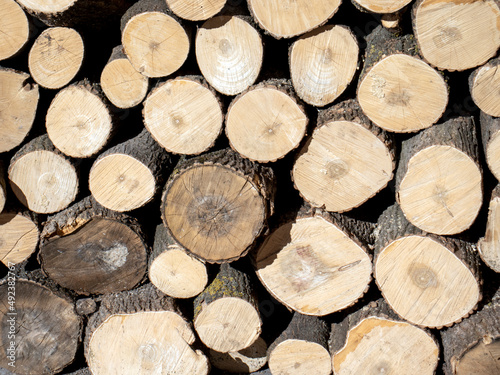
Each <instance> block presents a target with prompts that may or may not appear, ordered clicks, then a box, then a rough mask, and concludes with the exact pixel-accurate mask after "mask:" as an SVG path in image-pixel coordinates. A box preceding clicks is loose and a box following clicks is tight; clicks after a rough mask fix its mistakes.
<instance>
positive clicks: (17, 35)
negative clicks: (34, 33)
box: [0, 0, 30, 61]
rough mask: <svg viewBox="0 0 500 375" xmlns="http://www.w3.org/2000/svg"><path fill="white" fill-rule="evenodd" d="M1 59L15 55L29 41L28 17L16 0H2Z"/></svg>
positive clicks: (0, 26) (0, 3)
mask: <svg viewBox="0 0 500 375" xmlns="http://www.w3.org/2000/svg"><path fill="white" fill-rule="evenodd" d="M0 9H2V18H1V19H0V61H1V60H5V59H8V58H9V57H13V56H15V55H16V54H17V53H18V52H19V51H20V50H21V49H22V48H23V47H24V46H25V45H26V43H27V42H28V40H29V37H30V24H29V21H28V17H26V14H25V13H24V11H23V10H22V9H21V7H20V6H19V4H17V3H16V2H15V1H14V0H0Z"/></svg>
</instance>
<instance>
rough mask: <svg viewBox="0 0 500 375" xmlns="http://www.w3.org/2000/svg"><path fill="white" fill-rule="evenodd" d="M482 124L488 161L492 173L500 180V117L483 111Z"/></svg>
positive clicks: (482, 137)
mask: <svg viewBox="0 0 500 375" xmlns="http://www.w3.org/2000/svg"><path fill="white" fill-rule="evenodd" d="M480 125H481V139H482V142H483V149H484V153H485V156H486V163H487V165H488V168H489V169H490V171H491V173H493V175H494V176H495V178H496V179H497V180H499V181H500V118H497V117H493V116H490V115H488V114H486V113H484V112H482V111H481V114H480Z"/></svg>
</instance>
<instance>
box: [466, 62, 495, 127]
mask: <svg viewBox="0 0 500 375" xmlns="http://www.w3.org/2000/svg"><path fill="white" fill-rule="evenodd" d="M499 64H500V59H499V58H495V59H492V60H490V61H488V63H486V64H484V65H483V66H481V67H479V68H477V69H476V70H474V71H473V72H472V73H471V75H470V76H469V90H470V94H471V96H472V100H473V101H474V103H475V104H476V105H477V106H478V107H479V109H481V111H483V112H485V113H487V114H488V115H490V116H493V117H500V105H499V104H498V103H499V102H500V90H499V89H498V88H499V87H500V78H499V77H500V75H499V74H498V65H499Z"/></svg>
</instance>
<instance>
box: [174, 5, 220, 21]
mask: <svg viewBox="0 0 500 375" xmlns="http://www.w3.org/2000/svg"><path fill="white" fill-rule="evenodd" d="M167 4H168V6H169V7H170V9H171V10H172V12H174V13H175V14H176V15H177V16H179V17H181V18H184V19H186V20H189V21H203V20H207V19H209V18H211V17H213V16H215V15H216V14H217V13H219V12H220V11H221V10H222V8H224V5H225V4H226V0H196V1H193V0H167Z"/></svg>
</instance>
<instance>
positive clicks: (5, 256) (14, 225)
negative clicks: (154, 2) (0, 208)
mask: <svg viewBox="0 0 500 375" xmlns="http://www.w3.org/2000/svg"><path fill="white" fill-rule="evenodd" d="M38 238H39V231H38V227H37V226H36V224H35V223H33V221H31V220H30V219H29V218H27V217H26V216H23V215H21V214H16V213H10V212H5V213H1V214H0V261H1V262H2V263H3V264H5V265H6V266H9V265H10V264H18V263H21V262H23V261H25V260H26V259H28V258H29V256H30V255H31V254H32V253H33V252H34V251H35V249H36V247H37V244H38Z"/></svg>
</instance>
